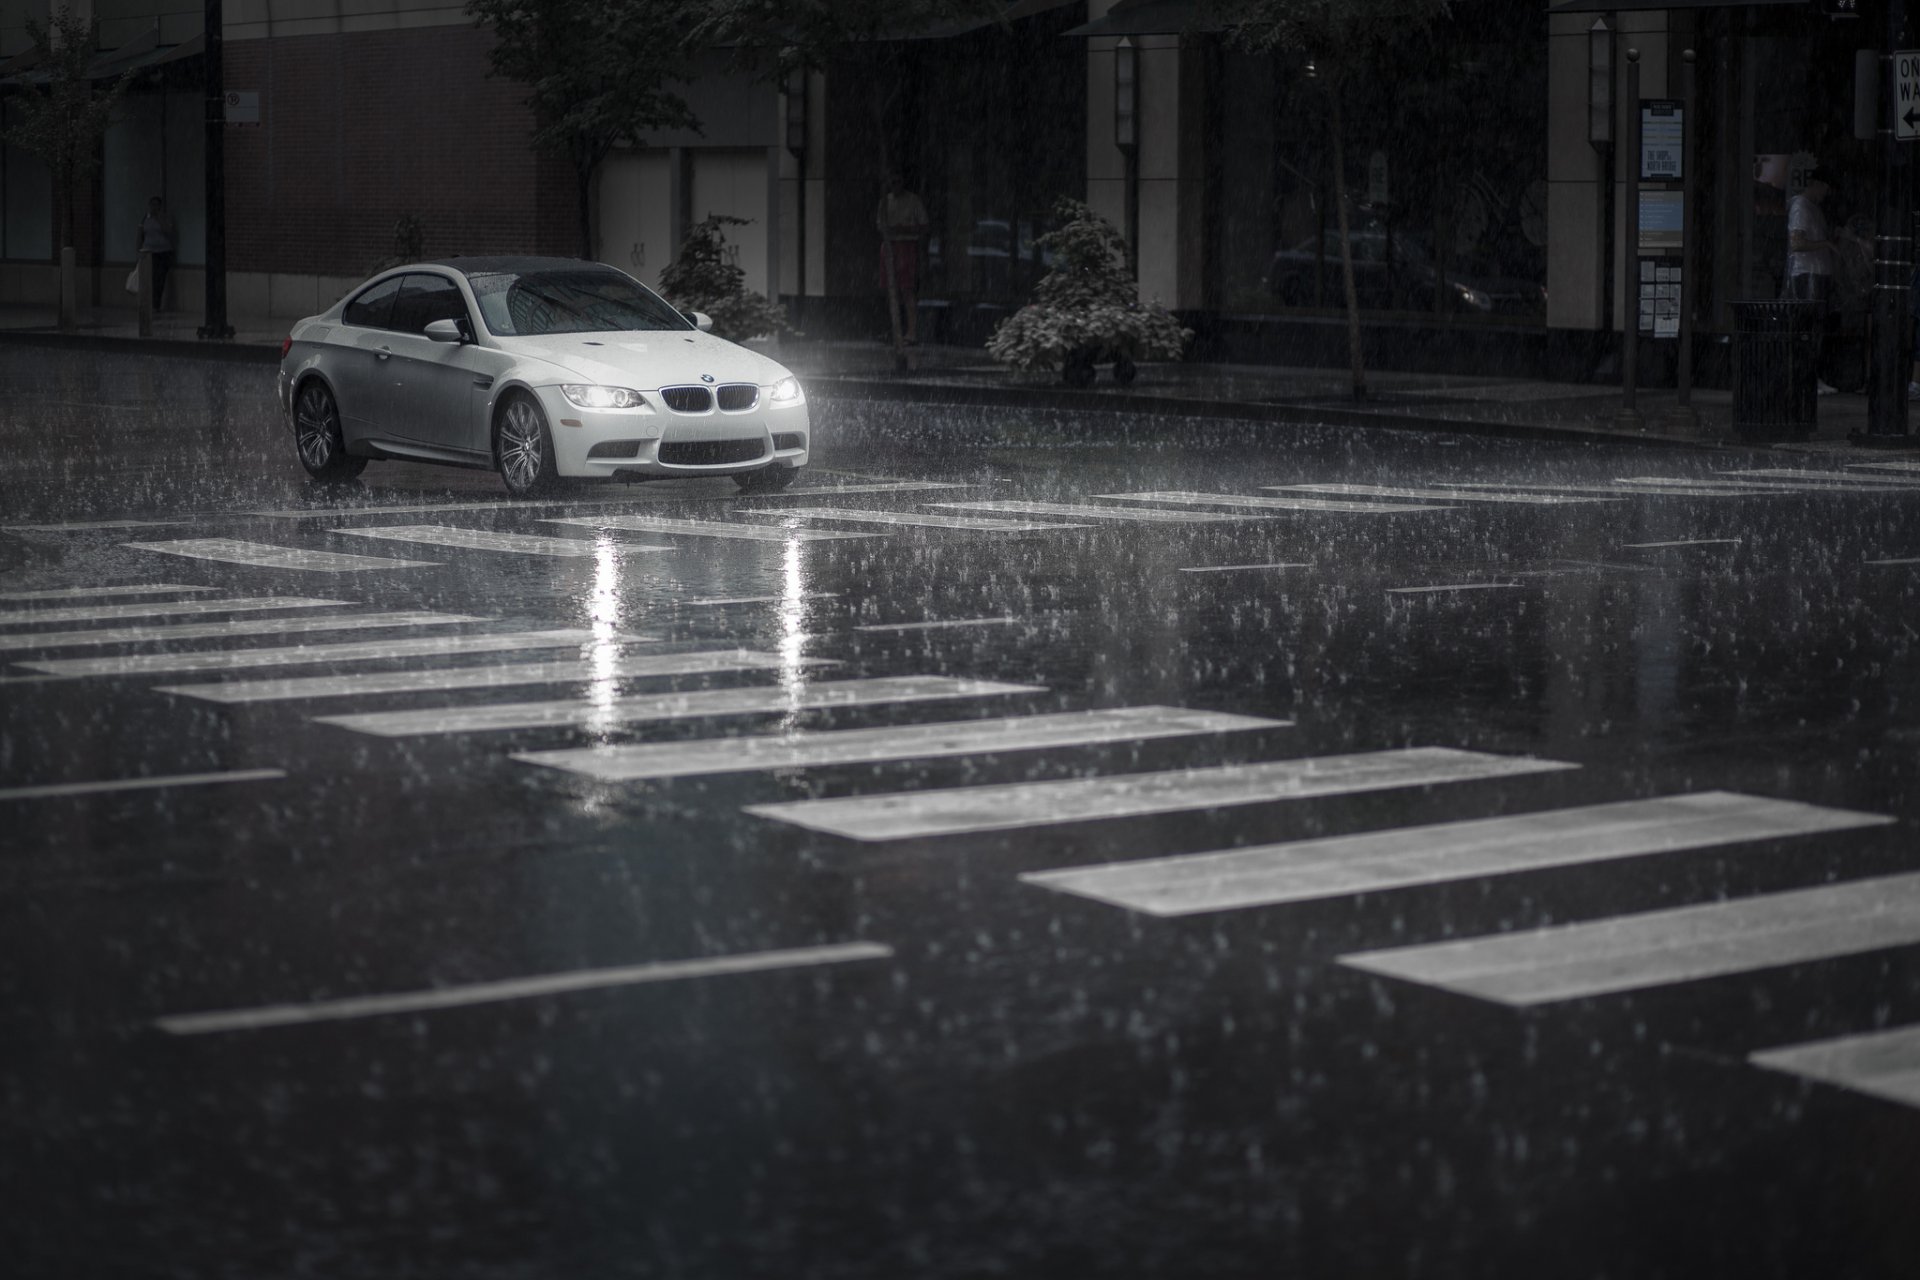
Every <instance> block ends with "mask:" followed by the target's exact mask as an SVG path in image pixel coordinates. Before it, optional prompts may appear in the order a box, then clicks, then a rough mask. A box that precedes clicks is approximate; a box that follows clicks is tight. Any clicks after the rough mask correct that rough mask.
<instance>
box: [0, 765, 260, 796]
mask: <svg viewBox="0 0 1920 1280" xmlns="http://www.w3.org/2000/svg"><path fill="white" fill-rule="evenodd" d="M286 776H287V772H286V770H284V769H231V770H227V771H225V772H221V773H174V774H160V775H157V776H154V777H147V778H105V779H101V780H99V781H95V782H54V783H47V784H44V785H41V786H33V787H0V800H51V799H57V798H59V797H62V796H92V795H104V794H106V793H108V792H113V791H157V790H159V789H161V788H163V787H204V786H211V785H216V784H219V783H226V782H266V781H269V780H271V779H274V778H284V777H286Z"/></svg>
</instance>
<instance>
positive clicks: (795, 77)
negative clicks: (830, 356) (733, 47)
mask: <svg viewBox="0 0 1920 1280" xmlns="http://www.w3.org/2000/svg"><path fill="white" fill-rule="evenodd" d="M787 150H788V151H789V152H791V153H792V155H793V159H794V163H795V164H796V165H798V166H799V178H798V181H797V182H796V183H795V187H794V216H793V223H794V233H795V238H796V239H797V240H798V242H799V244H798V252H797V253H796V254H795V261H794V272H793V280H794V290H793V291H794V308H795V310H796V312H797V311H798V309H799V308H800V307H802V306H804V305H806V297H807V69H806V68H805V67H803V66H802V67H795V68H794V69H793V70H791V71H789V72H787ZM794 319H795V320H796V322H797V321H798V319H799V316H798V315H797V314H796V315H795V317H794Z"/></svg>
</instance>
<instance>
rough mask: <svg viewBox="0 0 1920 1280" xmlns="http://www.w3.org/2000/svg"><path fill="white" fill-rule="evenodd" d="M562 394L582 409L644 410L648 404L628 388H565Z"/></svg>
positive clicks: (561, 390) (570, 386) (574, 386)
mask: <svg viewBox="0 0 1920 1280" xmlns="http://www.w3.org/2000/svg"><path fill="white" fill-rule="evenodd" d="M560 394H561V395H563V396H565V397H566V398H567V399H568V400H571V401H572V402H573V403H574V404H577V405H579V406H580V407H581V408H582V409H644V408H646V407H647V402H646V401H645V400H644V399H642V398H641V396H640V393H639V392H638V391H630V390H628V389H627V388H626V387H584V386H579V385H577V384H575V385H568V386H563V387H561V388H560Z"/></svg>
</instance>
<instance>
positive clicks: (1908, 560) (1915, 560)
mask: <svg viewBox="0 0 1920 1280" xmlns="http://www.w3.org/2000/svg"><path fill="white" fill-rule="evenodd" d="M1866 563H1867V564H1879V565H1889V564H1892V565H1899V564H1920V556H1907V557H1904V558H1902V559H1898V560H1868V561H1867V562H1866Z"/></svg>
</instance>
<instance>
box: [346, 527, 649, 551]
mask: <svg viewBox="0 0 1920 1280" xmlns="http://www.w3.org/2000/svg"><path fill="white" fill-rule="evenodd" d="M328 532H329V533H336V534H344V535H347V536H349V537H354V538H385V539H387V540H389V541H392V542H415V543H422V544H424V545H427V546H433V547H453V548H455V549H458V550H461V551H508V552H514V553H517V554H519V555H529V556H593V555H598V554H599V553H600V544H599V543H597V542H594V541H591V540H589V539H587V538H543V537H540V536H539V535H538V534H532V533H501V532H498V531H496V530H492V529H461V528H457V527H455V526H453V525H444V524H398V525H390V526H385V527H381V528H373V529H330V530H328ZM608 545H609V546H611V547H613V548H614V549H615V550H616V551H620V552H627V551H671V550H673V548H672V547H657V546H652V545H649V544H647V543H641V542H614V543H609V544H608Z"/></svg>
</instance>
